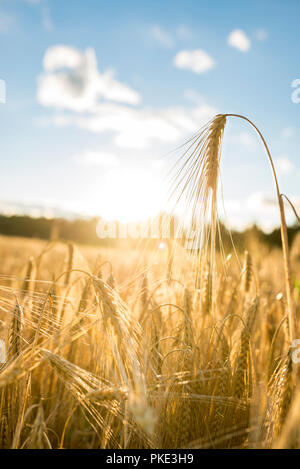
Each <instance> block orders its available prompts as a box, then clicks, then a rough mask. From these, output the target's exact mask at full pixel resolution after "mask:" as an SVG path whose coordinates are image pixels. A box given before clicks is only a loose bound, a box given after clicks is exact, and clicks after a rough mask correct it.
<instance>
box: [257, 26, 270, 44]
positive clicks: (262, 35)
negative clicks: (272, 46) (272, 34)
mask: <svg viewBox="0 0 300 469" xmlns="http://www.w3.org/2000/svg"><path fill="white" fill-rule="evenodd" d="M254 36H255V39H257V41H261V42H263V41H266V40H267V39H268V37H269V33H268V31H267V30H266V29H264V28H260V29H257V30H256V31H255V35H254Z"/></svg>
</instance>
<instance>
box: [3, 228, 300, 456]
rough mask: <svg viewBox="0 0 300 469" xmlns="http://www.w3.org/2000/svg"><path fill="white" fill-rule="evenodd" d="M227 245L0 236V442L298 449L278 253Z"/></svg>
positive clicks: (297, 261)
mask: <svg viewBox="0 0 300 469" xmlns="http://www.w3.org/2000/svg"><path fill="white" fill-rule="evenodd" d="M161 247H163V246H161ZM228 254H229V255H227V257H226V261H225V262H221V259H220V256H219V255H217V259H216V265H217V268H216V272H215V273H214V274H212V271H211V268H210V264H209V263H208V262H204V261H202V260H201V259H199V256H198V255H196V254H191V253H190V252H188V251H186V250H184V249H182V248H179V247H178V249H176V250H174V251H173V250H171V249H167V245H166V246H165V249H159V250H146V249H143V250H142V251H141V250H131V251H128V250H122V249H96V248H92V247H84V246H79V247H77V246H74V245H73V244H71V243H63V242H56V243H50V244H47V243H45V242H42V241H39V240H31V239H22V238H9V237H1V238H0V258H1V276H0V321H1V322H0V327H1V329H0V338H1V339H2V341H4V342H5V349H6V350H5V351H6V357H5V362H4V363H3V364H2V365H1V370H0V386H1V390H0V393H1V394H0V407H1V411H0V414H1V424H0V447H1V448H11V447H12V448H245V447H250V448H271V447H283V448H294V447H296V448H299V447H300V433H299V402H300V401H299V394H298V389H297V384H296V381H297V368H296V365H295V364H294V363H293V361H292V357H291V353H289V345H290V342H289V331H288V327H289V326H288V321H287V315H286V314H287V313H286V300H285V290H284V281H283V279H284V275H283V271H282V269H283V267H282V254H281V252H280V251H279V250H272V251H271V250H270V249H268V248H267V247H266V246H263V245H258V244H255V242H253V243H252V245H251V249H250V247H249V252H247V253H237V254H235V253H234V252H232V253H228ZM292 272H293V279H294V285H296V286H295V289H294V295H295V300H296V307H297V313H299V301H298V289H297V279H298V280H299V279H300V239H299V236H297V237H296V239H295V240H294V242H293V247H292ZM213 277H214V278H213ZM213 288H214V290H213ZM2 343H3V342H2ZM2 348H3V347H2ZM2 355H3V354H2ZM287 416H288V418H287Z"/></svg>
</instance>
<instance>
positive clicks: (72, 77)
mask: <svg viewBox="0 0 300 469" xmlns="http://www.w3.org/2000/svg"><path fill="white" fill-rule="evenodd" d="M43 64H44V70H45V72H44V73H43V74H42V75H41V76H40V77H39V80H38V100H39V102H40V103H41V104H42V105H44V106H49V107H55V108H63V109H71V110H74V111H78V112H83V111H93V110H95V108H96V106H97V103H98V102H99V99H100V98H105V99H107V100H110V101H117V102H123V103H128V104H132V105H136V104H138V103H139V102H140V95H139V94H138V92H136V91H135V90H133V89H131V88H130V87H128V86H127V85H125V84H123V83H121V82H119V81H117V80H116V79H115V78H114V76H113V72H111V71H106V72H104V73H100V72H99V70H98V65H97V59H96V55H95V51H94V50H93V49H87V50H86V51H84V52H81V51H79V50H78V49H75V48H73V47H69V46H64V45H58V46H54V47H51V48H50V49H48V50H47V52H46V54H45V56H44V60H43Z"/></svg>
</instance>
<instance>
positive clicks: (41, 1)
mask: <svg viewBox="0 0 300 469" xmlns="http://www.w3.org/2000/svg"><path fill="white" fill-rule="evenodd" d="M23 1H24V2H25V3H27V4H28V5H32V6H38V7H39V8H40V12H41V18H42V25H43V27H44V29H45V30H46V31H48V32H52V31H53V30H54V23H53V20H52V16H51V12H50V8H49V5H48V3H47V0H23Z"/></svg>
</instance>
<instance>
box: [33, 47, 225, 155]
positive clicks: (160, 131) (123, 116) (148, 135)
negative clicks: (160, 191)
mask: <svg viewBox="0 0 300 469" xmlns="http://www.w3.org/2000/svg"><path fill="white" fill-rule="evenodd" d="M43 66H44V70H45V72H44V74H43V75H42V76H41V77H40V79H39V83H38V99H39V102H40V103H41V104H42V105H44V106H48V107H55V108H57V109H58V110H60V112H59V113H55V114H54V115H53V117H52V118H51V122H52V124H54V125H56V126H58V127H64V126H68V125H69V126H75V127H77V128H81V129H85V130H87V131H90V132H93V133H99V134H105V135H109V136H110V138H111V143H112V144H114V145H116V146H118V147H122V148H130V149H144V148H146V147H147V146H149V147H150V145H151V144H152V143H153V141H156V142H160V143H162V144H167V143H171V144H172V143H178V142H180V141H184V139H186V138H188V137H190V136H191V135H192V134H193V133H195V132H196V131H197V130H199V128H200V127H201V126H202V125H204V123H206V122H207V121H208V120H209V119H211V118H212V117H213V116H214V115H215V114H216V113H217V110H216V109H215V108H213V107H211V106H208V105H207V104H205V102H204V100H202V101H201V102H197V103H195V104H194V105H193V106H189V107H182V106H178V107H174V106H173V107H164V108H158V109H152V108H145V107H141V108H136V107H132V106H130V105H129V104H137V103H138V102H139V100H140V96H139V95H138V94H137V93H136V92H135V91H133V90H131V89H130V88H129V87H127V86H126V85H124V84H122V83H119V82H117V81H116V80H115V79H114V78H113V76H112V75H111V74H110V73H109V72H105V73H102V74H101V73H100V72H99V71H98V67H97V61H96V57H95V53H94V51H93V50H92V49H88V50H86V51H85V52H81V51H79V50H77V49H75V48H73V47H68V46H55V47H52V48H50V49H49V50H48V51H47V52H46V54H45V56H44V60H43ZM99 98H102V100H99ZM113 101H118V102H113ZM64 111H74V112H73V113H72V112H71V113H70V112H68V113H66V112H64ZM79 114H80V115H79ZM41 124H43V125H47V119H42V122H41ZM86 158H87V160H88V161H89V163H90V162H91V160H92V161H93V163H95V162H96V159H97V161H100V160H99V158H100V157H99V156H97V157H96V156H95V155H92V156H91V154H89V155H88V156H86ZM102 161H103V160H102V159H101V164H102Z"/></svg>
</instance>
